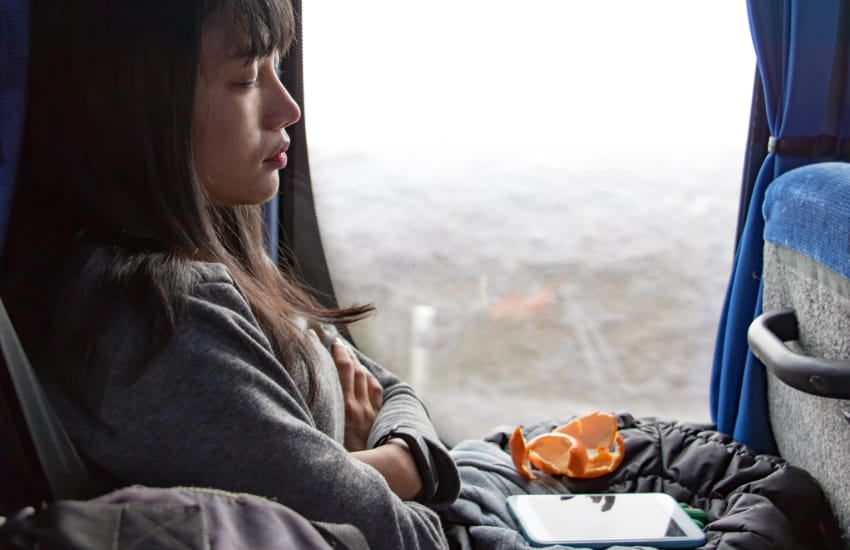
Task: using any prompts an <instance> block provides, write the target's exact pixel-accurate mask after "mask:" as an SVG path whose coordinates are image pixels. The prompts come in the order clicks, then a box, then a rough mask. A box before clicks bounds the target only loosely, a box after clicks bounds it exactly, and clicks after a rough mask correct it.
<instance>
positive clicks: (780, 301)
mask: <svg viewBox="0 0 850 550" xmlns="http://www.w3.org/2000/svg"><path fill="white" fill-rule="evenodd" d="M763 277H764V291H763V307H762V309H763V311H765V312H769V311H775V310H777V309H781V308H784V307H791V308H794V309H795V310H796V312H797V319H798V323H799V329H800V339H799V341H798V342H796V343H794V344H793V345H796V346H797V348H798V351H800V352H803V353H806V354H807V355H810V356H816V357H822V358H824V359H850V281H848V280H847V279H845V278H844V277H842V276H841V275H840V274H838V273H837V272H835V271H833V270H831V269H829V268H827V267H825V266H823V265H822V264H820V263H819V262H817V261H815V260H812V259H811V258H809V257H808V256H805V255H803V254H801V253H799V252H797V251H795V250H791V249H789V248H785V247H782V246H779V245H776V244H772V243H769V242H768V243H765V248H764V275H763ZM767 388H768V391H767V394H768V403H769V410H770V421H771V425H772V428H773V433H774V437H775V439H776V444H777V446H778V448H779V452H780V454H781V455H782V456H783V457H784V458H785V459H786V460H788V462H790V463H791V464H793V465H796V466H800V467H802V468H805V469H806V470H808V471H809V472H810V473H811V474H812V475H813V476H815V477H816V478H817V479H818V480H819V481H820V482H821V485H822V486H823V489H824V492H825V493H826V495H827V498H829V500H830V503H831V505H832V507H833V510H834V511H835V515H836V518H837V519H838V521H839V522H840V523H841V526H842V529H843V530H844V538H845V541H847V542H848V543H850V482H848V472H850V423H848V421H847V419H846V418H845V412H847V411H850V401H846V400H838V399H826V398H822V397H818V396H814V395H810V394H807V393H804V392H800V391H798V390H795V389H793V388H791V387H790V386H787V385H786V384H784V383H782V382H781V381H779V379H777V378H776V377H774V376H772V375H770V374H768V379H767Z"/></svg>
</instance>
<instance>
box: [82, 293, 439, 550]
mask: <svg viewBox="0 0 850 550" xmlns="http://www.w3.org/2000/svg"><path fill="white" fill-rule="evenodd" d="M120 363H121V348H120V346H119V347H118V349H116V350H115V354H114V356H113V358H112V365H120ZM122 372H123V371H122V370H121V369H119V368H116V367H115V366H113V367H111V368H110V373H111V374H110V378H109V380H108V383H107V385H106V389H105V391H104V395H103V398H102V401H101V411H100V414H99V417H100V420H101V422H103V423H104V424H105V425H104V426H103V427H102V428H100V429H97V430H96V431H95V433H94V434H93V436H92V437H91V438H90V439H89V440H88V442H87V443H88V448H87V449H85V450H86V452H87V454H89V456H90V457H91V458H92V459H93V460H95V461H96V462H98V463H99V464H100V465H101V466H103V467H104V468H105V469H106V470H107V471H109V472H110V473H111V474H112V475H114V476H116V477H117V478H118V479H120V480H121V481H123V482H125V483H141V484H145V485H152V486H173V485H196V486H210V487H216V488H221V489H225V490H230V491H238V492H247V493H253V494H258V495H262V496H266V497H270V498H273V499H275V500H277V501H279V502H281V503H283V504H285V505H287V506H289V507H291V508H292V509H294V510H296V511H298V512H299V513H301V514H302V515H304V516H305V517H306V518H308V519H311V520H315V521H324V522H332V523H347V524H352V525H354V526H355V527H357V528H358V529H359V530H360V531H361V532H362V533H363V534H364V536H365V537H366V539H367V540H368V541H369V543H370V546H372V547H373V548H428V549H432V548H444V547H446V541H445V537H444V535H443V533H442V529H441V526H440V523H439V519H438V518H437V516H436V514H435V513H434V512H432V511H431V510H430V509H428V508H426V507H425V506H422V505H420V504H417V503H413V502H402V501H401V500H400V499H399V498H398V497H397V496H396V495H395V494H394V493H393V492H392V491H391V490H390V489H389V487H388V485H387V484H386V482H385V481H384V479H383V477H382V476H381V475H380V474H379V473H378V472H377V471H375V470H374V469H372V468H371V467H369V466H367V465H365V464H362V463H361V462H359V461H358V460H356V459H353V458H352V457H351V456H350V454H349V453H348V452H347V451H346V450H345V449H344V448H343V447H342V446H341V445H340V444H338V443H337V442H335V441H334V440H333V439H332V438H330V437H328V436H326V435H325V434H323V433H322V432H320V431H319V430H317V429H316V428H315V426H314V423H313V420H312V417H311V416H310V413H309V410H308V408H307V405H306V404H305V403H304V401H303V398H302V397H301V394H300V392H299V391H298V390H297V388H296V386H295V383H294V382H293V380H292V378H291V377H290V376H289V374H288V373H287V372H286V370H285V369H284V368H283V366H282V365H281V364H280V362H279V361H278V360H277V359H276V357H275V356H274V354H273V353H272V351H271V346H270V345H269V342H268V340H267V338H266V336H265V334H264V333H263V332H262V330H261V329H260V328H259V326H258V325H257V323H256V320H255V319H254V317H253V315H252V313H251V311H250V308H249V306H248V304H247V301H246V300H245V298H244V297H243V296H242V294H241V292H240V291H239V289H238V288H237V287H236V286H235V284H233V282H232V281H230V280H229V279H227V278H224V279H218V280H213V281H207V282H204V283H201V284H200V285H198V287H197V288H196V291H195V292H194V293H193V295H192V296H190V298H189V302H188V305H187V308H186V311H185V315H184V316H183V318H182V320H181V322H180V323H179V325H178V327H177V331H176V333H175V335H174V336H173V338H172V340H171V341H170V342H169V344H168V345H167V346H166V348H165V349H164V350H163V351H162V352H161V353H160V354H158V355H157V356H156V358H155V359H153V360H152V361H151V362H150V363H149V364H148V365H146V367H145V369H144V370H143V372H142V373H141V374H137V375H133V376H128V375H125V374H122ZM393 387H394V386H392V385H390V387H389V391H390V394H391V395H392V394H393V392H397V391H401V390H393V389H392V388H393ZM392 399H393V398H392V397H391V396H390V398H389V399H388V400H392ZM387 414H389V413H387ZM405 417H406V415H405Z"/></svg>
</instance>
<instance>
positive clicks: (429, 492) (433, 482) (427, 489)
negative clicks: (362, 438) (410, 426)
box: [375, 426, 440, 504]
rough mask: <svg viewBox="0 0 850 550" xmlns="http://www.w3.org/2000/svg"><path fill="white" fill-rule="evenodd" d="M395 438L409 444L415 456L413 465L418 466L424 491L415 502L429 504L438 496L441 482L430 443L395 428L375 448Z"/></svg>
mask: <svg viewBox="0 0 850 550" xmlns="http://www.w3.org/2000/svg"><path fill="white" fill-rule="evenodd" d="M395 437H397V438H399V439H401V440H402V441H404V442H405V443H406V444H407V448H408V450H409V451H410V454H411V455H412V456H413V463H414V464H416V471H417V472H418V473H419V479H420V480H421V481H422V490H421V491H419V494H418V495H416V499H415V500H416V501H417V502H421V503H422V504H428V503H429V502H431V500H432V499H433V498H434V495H435V494H437V485H438V484H439V482H440V478H439V472H438V471H437V465H436V464H435V463H434V460H433V457H432V456H431V451H430V450H429V449H428V442H427V441H426V440H425V438H424V437H422V436H421V435H416V434H413V433H410V432H408V431H406V430H405V429H404V428H400V427H398V426H393V428H392V429H391V430H390V431H389V432H388V433H387V434H385V435H384V436H382V437H381V438H380V439H379V440H378V441H377V442H376V443H375V447H379V446H381V445H383V444H384V443H386V442H387V441H389V440H390V439H392V438H395Z"/></svg>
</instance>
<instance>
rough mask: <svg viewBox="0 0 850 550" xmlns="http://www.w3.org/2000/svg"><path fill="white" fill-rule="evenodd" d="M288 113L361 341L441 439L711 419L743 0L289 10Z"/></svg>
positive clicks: (455, 1)
mask: <svg viewBox="0 0 850 550" xmlns="http://www.w3.org/2000/svg"><path fill="white" fill-rule="evenodd" d="M303 19H304V56H305V57H304V66H305V95H306V99H305V102H306V104H305V105H304V107H305V115H306V122H307V135H308V138H309V146H310V156H311V169H312V174H313V183H314V192H315V195H316V203H317V211H318V216H319V221H320V224H321V229H322V237H323V241H324V243H325V250H326V253H327V256H328V262H329V265H330V269H331V275H332V277H333V280H334V285H335V288H336V291H337V295H338V298H339V299H340V302H341V303H342V304H350V303H365V302H371V303H374V304H375V305H376V306H377V310H378V313H377V315H375V316H373V317H372V318H370V319H369V320H367V321H365V322H361V323H359V324H357V325H355V326H354V327H353V331H352V332H353V334H354V337H355V339H356V341H357V343H358V345H359V346H360V347H361V348H362V349H363V350H364V351H365V352H366V353H367V354H369V355H370V356H372V357H374V358H375V359H376V360H378V361H379V362H381V363H382V364H384V365H386V366H387V367H388V368H390V369H392V370H394V371H395V372H397V373H398V374H400V375H401V376H402V377H403V378H405V379H406V380H409V381H411V382H412V383H413V384H414V385H415V387H416V388H417V389H418V390H419V393H420V394H421V395H422V396H423V397H424V399H425V401H426V404H427V405H428V407H429V409H430V410H431V413H432V417H433V419H434V422H435V424H436V425H437V427H438V429H439V430H440V432H441V434H442V435H443V437H444V438H446V439H447V440H448V441H449V442H454V441H457V440H459V439H461V438H465V437H479V436H481V435H484V434H486V433H488V432H489V431H490V429H491V428H493V427H495V426H496V425H499V424H511V425H514V424H517V423H520V422H525V421H534V420H541V419H545V418H551V417H559V416H565V415H569V414H573V413H584V412H588V411H591V410H594V409H601V410H608V411H629V412H632V413H634V414H636V415H654V416H663V417H671V418H676V419H681V420H707V419H708V416H709V412H708V391H709V378H710V370H711V362H712V355H713V347H714V340H715V335H716V330H717V322H718V317H719V313H720V309H721V307H722V302H723V296H724V292H725V287H726V283H727V280H728V276H729V271H730V265H731V260H732V254H733V247H734V233H735V226H736V221H737V207H738V193H739V188H740V180H741V170H742V165H743V158H744V148H745V142H746V134H747V126H748V117H749V105H750V96H751V92H752V81H753V73H754V69H755V56H754V54H753V48H752V43H751V40H750V35H749V28H748V24H747V13H746V6H745V5H744V4H742V3H740V2H713V3H710V2H709V3H707V2H683V1H681V0H663V1H662V0H657V1H653V0H649V1H642V2H635V1H634V0H624V1H610V0H609V1H594V2H577V1H565V0H535V1H533V2H523V3H517V2H508V1H506V0H431V1H429V2H398V1H397V0H369V1H367V2H345V1H342V0H323V1H322V2H305V3H304V14H303Z"/></svg>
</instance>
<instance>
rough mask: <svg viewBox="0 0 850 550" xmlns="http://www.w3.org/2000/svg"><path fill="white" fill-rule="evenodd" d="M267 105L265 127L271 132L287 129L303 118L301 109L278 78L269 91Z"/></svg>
mask: <svg viewBox="0 0 850 550" xmlns="http://www.w3.org/2000/svg"><path fill="white" fill-rule="evenodd" d="M267 105H268V107H267V109H266V112H265V116H264V123H265V124H264V125H265V126H266V127H267V128H269V129H271V130H277V129H280V128H286V127H287V126H291V125H293V124H295V123H296V122H298V120H299V119H300V118H301V109H300V108H299V107H298V104H297V103H295V100H294V99H293V98H292V96H291V95H290V94H289V90H287V89H286V88H285V87H284V85H283V83H282V82H280V81H279V80H277V78H275V81H274V83H273V84H272V86H271V90H270V91H269V98H268V103H267Z"/></svg>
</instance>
